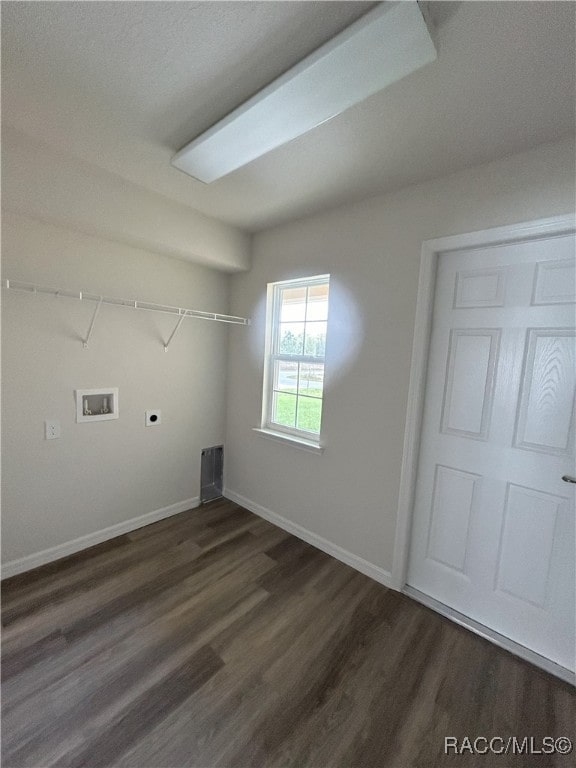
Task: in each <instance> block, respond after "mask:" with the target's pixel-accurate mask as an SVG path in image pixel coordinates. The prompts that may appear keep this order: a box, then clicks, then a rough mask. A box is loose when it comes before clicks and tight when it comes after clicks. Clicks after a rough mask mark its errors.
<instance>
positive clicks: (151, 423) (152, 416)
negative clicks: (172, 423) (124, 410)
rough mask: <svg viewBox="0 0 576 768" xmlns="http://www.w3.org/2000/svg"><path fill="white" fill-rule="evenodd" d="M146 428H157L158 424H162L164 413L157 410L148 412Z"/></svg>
mask: <svg viewBox="0 0 576 768" xmlns="http://www.w3.org/2000/svg"><path fill="white" fill-rule="evenodd" d="M145 423H146V426H147V427H155V426H156V425H157V424H161V423H162V411H159V410H158V409H157V408H156V409H154V410H152V411H146V422H145Z"/></svg>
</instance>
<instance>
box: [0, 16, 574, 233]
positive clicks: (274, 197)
mask: <svg viewBox="0 0 576 768" xmlns="http://www.w3.org/2000/svg"><path fill="white" fill-rule="evenodd" d="M426 5H427V6H428V7H429V8H430V13H431V15H432V18H433V21H434V22H435V26H436V41H437V46H438V52H439V58H438V61H437V62H435V63H434V64H432V65H429V66H428V67H425V68H424V69H422V70H420V71H418V72H415V73H414V74H412V75H410V76H409V77H407V78H405V79H404V80H402V81H400V82H399V83H396V84H395V85H393V86H391V87H390V88H388V89H387V90H386V91H384V92H382V93H380V94H377V95H375V96H373V97H371V98H370V99H367V100H366V101H364V102H363V103H362V104H359V105H358V106H356V107H354V108H352V109H350V110H348V111H347V112H346V113H344V114H343V115H340V116H339V117H336V118H334V119H333V120H331V121H329V122H328V123H325V124H323V125H321V126H319V127H318V128H316V129H314V130H313V131H311V132H310V133H309V134H307V135H305V136H303V137H300V138H299V139H296V140H295V141H293V142H291V143H290V144H288V145H286V146H284V147H282V148H280V149H278V150H275V151H274V152H271V153H269V154H268V155H266V156H264V157H262V158H260V159H258V160H256V161H254V162H253V163H251V164H249V165H248V166H246V167H244V168H242V169H239V170H238V171H236V172H234V173H232V174H230V175H229V176H227V177H225V178H224V179H221V180H220V181H217V182H214V183H213V184H211V185H203V184H201V183H200V182H197V181H195V180H194V179H192V178H190V177H188V176H186V175H184V174H182V173H181V172H180V171H178V170H176V169H174V168H172V167H171V166H170V158H171V156H172V155H173V154H174V152H175V151H176V150H177V149H179V148H180V147H181V146H182V145H183V144H185V143H187V142H188V141H189V140H191V139H192V138H193V137H194V136H196V135H197V134H199V133H201V132H202V131H203V130H205V129H206V128H208V127H209V126H210V125H212V124H213V123H214V122H216V121H217V120H218V119H220V118H221V117H222V116H224V115H225V114H226V113H227V112H229V111H230V110H232V109H233V108H234V107H236V106H237V105H238V104H240V103H241V102H243V101H244V100H245V99H247V98H248V97H249V96H251V95H252V94H253V93H255V92H256V91H257V90H259V89H260V88H261V87H263V86H264V85H266V84H267V83H269V82H270V81H271V80H273V79H274V78H275V77H277V76H278V75H279V74H281V73H282V72H283V71H285V70H286V69H287V68H289V67H290V66H292V65H293V64H294V63H296V62H297V61H298V60H299V59H301V58H302V57H303V56H305V55H306V54H308V53H309V52H311V51H312V50H314V49H315V48H316V47H318V46H319V45H321V44H322V43H323V42H325V41H326V40H328V39H330V38H331V37H332V36H333V35H334V34H336V33H337V32H339V31H340V30H341V29H343V28H344V27H345V26H347V25H348V24H349V23H351V22H352V21H353V20H355V19H356V18H358V17H359V16H360V15H362V14H363V13H365V12H366V11H367V10H369V9H370V8H371V7H372V6H373V3H363V2H197V3H189V2H31V3H29V2H3V3H2V107H3V121H4V123H5V124H7V125H9V126H12V127H13V128H15V129H17V130H18V131H21V132H23V133H25V134H28V135H30V136H32V137H35V138H38V139H41V140H42V141H43V142H46V143H47V144H49V145H52V146H53V147H55V148H57V149H59V150H63V151H65V152H69V153H70V154H72V155H74V156H76V157H78V158H81V159H83V160H85V161H87V162H90V163H92V164H94V165H97V166H99V167H100V168H103V169H105V170H108V171H110V172H112V173H114V174H116V175H119V176H121V177H123V178H125V179H127V180H130V181H131V182H133V183H135V184H137V185H139V186H141V187H145V188H147V189H150V190H153V191H155V192H158V193H160V194H162V195H164V196H165V197H168V198H171V199H173V200H176V201H178V202H180V203H184V204H185V205H188V206H190V207H192V208H194V209H196V210H198V211H201V212H203V213H205V214H207V215H210V216H214V217H216V218H220V219H222V220H225V221H227V222H230V223H232V224H236V225H239V226H241V227H244V228H246V229H249V230H258V229H261V228H264V227H267V226H271V225H273V224H275V223H278V222H281V221H286V220H289V219H291V218H295V217H298V216H301V215H304V214H307V213H310V212H314V211H318V210H322V209H325V208H328V207H330V206H333V205H336V204H340V203H343V202H348V201H352V200H357V199H360V198H362V197H366V196H368V195H372V194H377V193H381V192H386V191H390V190H392V189H396V188H399V187H402V186H405V185H407V184H410V183H415V182H418V181H422V180H425V179H429V178H432V177H434V176H438V175H442V174H445V173H449V172H451V171H454V170H457V169H459V168H462V167H465V166H469V165H473V164H476V163H479V162H484V161H487V160H490V159H494V158H496V157H500V156H503V155H506V154H511V153H514V152H517V151H521V150H523V149H527V148H529V147H531V146H534V145H536V144H539V143H542V142H545V141H551V140H554V139H555V138H558V137H560V136H562V135H565V134H566V133H568V132H571V131H573V130H574V93H575V87H576V83H575V70H576V67H575V50H576V46H575V31H574V7H573V4H572V3H571V2H566V3H565V2H486V3H485V2H466V3H458V2H449V3H443V2H433V3H426Z"/></svg>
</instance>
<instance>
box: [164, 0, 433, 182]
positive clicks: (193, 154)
mask: <svg viewBox="0 0 576 768" xmlns="http://www.w3.org/2000/svg"><path fill="white" fill-rule="evenodd" d="M435 59H436V49H435V47H434V43H433V41H432V38H431V36H430V32H429V31H428V27H427V25H426V22H425V20H424V18H423V16H422V12H421V10H420V8H419V7H418V3H417V2H416V0H404V1H403V2H398V3H381V4H380V5H379V6H378V7H376V8H375V9H374V10H372V11H370V12H369V13H367V14H366V15H365V16H362V17H361V18H360V19H358V21H356V22H355V23H354V24H352V25H351V26H349V27H348V28H347V29H345V30H344V31H343V32H341V33H340V34H338V35H336V37H334V38H333V39H332V40H330V41H329V42H328V43H326V44H325V45H323V46H322V47H321V48H318V49H317V50H316V51H314V52H313V53H311V54H310V55H309V56H307V57H306V58H305V59H303V60H302V61H301V62H299V63H298V64H296V66H294V67H292V69H289V70H288V71H287V72H285V73H284V74H283V75H282V76H281V77H279V78H277V79H276V80H274V81H273V82H272V83H270V85H268V86H267V87H266V88H264V89H263V90H261V91H259V92H258V93H257V94H256V95H255V96H253V97H252V98H251V99H249V100H248V101H246V102H244V104H242V105H241V106H240V107H238V108H237V109H235V110H234V111H233V112H230V114H229V115H227V116H226V117H225V118H223V119H222V120H220V121H219V122H218V123H216V124H215V125H213V126H212V128H209V129H208V130H207V131H205V132H204V133H202V134H201V135H200V136H198V138H196V139H194V140H193V141H191V142H190V143H189V144H187V145H186V146H185V147H183V149H181V150H180V151H179V152H178V153H177V154H176V155H174V157H173V158H172V165H174V166H175V167H176V168H179V169H180V170H182V171H184V172H185V173H187V174H189V175H190V176H193V177H194V178H195V179H198V180H199V181H203V182H205V183H207V184H209V183H210V182H212V181H215V180H216V179H220V178H222V176H226V175H227V174H228V173H231V172H232V171H235V170H236V169H237V168H241V167H242V166H243V165H246V164H247V163H249V162H251V161H252V160H255V159H256V158H257V157H261V156H262V155H265V154H266V153H267V152H270V151H271V150H273V149H276V147H280V146H282V144H286V143H287V142H289V141H291V140H292V139H295V138H296V137H297V136H301V135H302V134H304V133H306V132H307V131H310V130H312V128H315V127H316V126H318V125H320V124H321V123H324V122H326V121H327V120H330V119H331V118H332V117H335V116H336V115H339V114H341V113H342V112H344V111H345V110H346V109H349V107H351V106H353V105H354V104H358V103H359V102H360V101H363V100H364V99H366V98H367V97H368V96H371V95H372V94H374V93H376V92H377V91H381V90H382V89H383V88H386V87H387V86H388V85H390V84H391V83H394V82H396V81H398V80H400V79H401V78H403V77H405V76H406V75H409V74H410V73H411V72H414V71H415V70H417V69H419V68H420V67H423V66H424V65H425V64H429V63H430V62H432V61H434V60H435Z"/></svg>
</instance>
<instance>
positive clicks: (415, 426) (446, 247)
mask: <svg viewBox="0 0 576 768" xmlns="http://www.w3.org/2000/svg"><path fill="white" fill-rule="evenodd" d="M569 233H576V217H575V216H574V214H566V215H562V216H552V217H550V218H545V219H537V220H535V221H527V222H520V223H518V224H510V225H506V226H503V227H494V228H492V229H483V230H479V231H477V232H469V233H466V234H460V235H451V236H449V237H441V238H437V239H434V240H425V241H424V242H423V243H422V252H421V257H420V277H419V280H418V296H417V300H416V316H415V321H414V338H413V342H412V360H411V364H410V384H409V387H408V405H407V409H406V427H405V430H404V444H403V451H402V467H401V471H400V491H399V495H398V513H397V518H396V534H395V539H394V556H393V562H392V586H393V587H394V589H397V590H403V589H404V588H405V587H406V574H407V570H408V556H409V551H410V539H411V528H412V515H413V511H414V500H415V491H416V478H417V475H418V456H419V453H420V436H421V432H422V416H423V412H424V398H425V395H426V374H427V368H428V353H429V346H430V335H431V330H432V313H433V310H434V293H435V288H436V270H437V267H438V258H439V256H440V254H441V253H446V252H447V251H457V250H463V249H465V248H482V247H484V246H490V245H501V244H505V243H513V242H517V241H519V240H536V239H539V238H543V237H550V236H554V235H563V234H569Z"/></svg>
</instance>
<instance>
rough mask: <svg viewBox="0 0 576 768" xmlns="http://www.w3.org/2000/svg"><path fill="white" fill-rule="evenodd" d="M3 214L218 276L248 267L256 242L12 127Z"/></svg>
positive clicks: (5, 154)
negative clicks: (215, 271)
mask: <svg viewBox="0 0 576 768" xmlns="http://www.w3.org/2000/svg"><path fill="white" fill-rule="evenodd" d="M175 173H176V171H175ZM2 208H3V209H4V210H11V211H16V212H18V213H24V214H27V215H30V216H33V217H35V218H40V219H42V220H44V221H49V222H52V223H54V224H58V225H61V226H68V227H72V228H73V229H75V230H79V231H81V232H85V233H86V234H89V235H97V236H101V237H105V238H110V239H113V240H115V241H116V242H119V243H125V244H126V245H130V246H133V247H136V248H145V249H148V250H152V251H154V252H157V253H164V254H168V255H170V256H175V257H176V258H181V259H184V260H187V261H191V262H193V263H196V264H204V265H207V266H210V267H214V269H221V270H224V271H231V272H234V271H238V270H243V269H248V267H249V266H250V264H249V261H250V237H249V235H247V234H246V233H245V232H242V231H241V230H239V229H238V228H237V227H233V226H230V225H229V224H224V223H223V222H221V221H217V220H216V219H212V218H210V217H209V216H204V215H203V214H201V213H199V212H198V211H194V210H193V209H192V208H189V207H187V206H185V205H182V204H180V203H177V202H175V201H174V200H170V199H168V198H166V197H164V196H162V195H159V194H156V193H155V192H151V191H150V190H148V189H144V188H143V187H139V186H137V185H136V184H133V183H132V182H130V181H126V179H123V178H121V177H120V176H115V175H113V174H111V173H108V171H105V170H103V169H102V168H97V167H96V166H94V165H91V164H90V163H87V162H85V161H82V160H78V159H77V158H75V157H73V156H72V155H70V154H65V153H63V152H59V151H57V150H55V149H54V148H52V147H49V146H48V145H46V144H42V143H41V142H39V141H37V140H36V139H32V138H30V137H28V136H25V135H24V134H22V133H20V132H18V131H15V130H14V129H11V128H8V127H6V126H3V127H2Z"/></svg>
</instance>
